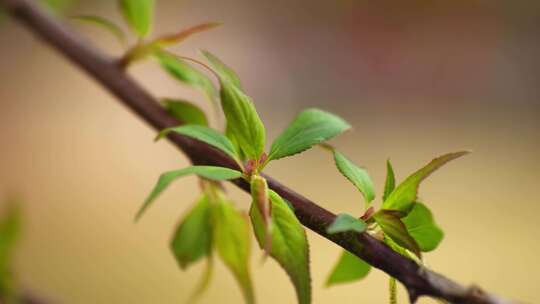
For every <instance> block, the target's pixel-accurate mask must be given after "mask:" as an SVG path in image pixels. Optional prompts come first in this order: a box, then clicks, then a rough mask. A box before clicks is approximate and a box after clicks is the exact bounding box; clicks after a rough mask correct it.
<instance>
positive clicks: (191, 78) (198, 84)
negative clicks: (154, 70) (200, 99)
mask: <svg viewBox="0 0 540 304" xmlns="http://www.w3.org/2000/svg"><path fill="white" fill-rule="evenodd" d="M152 55H153V56H154V57H155V58H156V59H157V60H158V61H159V63H160V64H161V66H162V67H163V69H164V70H165V71H167V72H168V73H169V74H170V75H171V76H172V77H174V78H176V79H177V80H179V81H180V82H182V83H185V84H187V85H189V86H192V87H194V88H197V89H199V90H201V91H202V92H204V93H205V94H206V96H207V98H208V100H210V101H211V102H212V103H214V102H215V100H216V89H215V88H214V85H213V84H212V81H211V80H210V79H209V78H208V77H207V76H206V75H205V74H204V73H202V72H200V71H199V70H197V69H195V68H194V67H192V66H191V65H189V64H187V63H186V62H185V61H184V60H182V59H180V58H178V57H176V56H174V55H172V54H170V53H167V52H165V51H163V50H161V49H159V48H157V49H153V50H152Z"/></svg>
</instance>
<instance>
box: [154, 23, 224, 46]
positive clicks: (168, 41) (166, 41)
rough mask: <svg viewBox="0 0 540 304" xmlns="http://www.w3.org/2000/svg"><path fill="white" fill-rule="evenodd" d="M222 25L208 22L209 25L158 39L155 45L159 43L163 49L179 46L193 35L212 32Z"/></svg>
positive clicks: (205, 24)
mask: <svg viewBox="0 0 540 304" xmlns="http://www.w3.org/2000/svg"><path fill="white" fill-rule="evenodd" d="M219 25H221V23H217V22H207V23H201V24H198V25H195V26H192V27H190V28H187V29H185V30H182V31H180V32H178V33H174V34H171V35H165V36H161V37H159V38H157V39H156V40H155V41H154V43H157V44H158V45H159V46H161V47H167V46H171V45H175V44H178V43H180V42H182V41H183V40H185V39H186V38H188V37H189V36H191V35H194V34H197V33H200V32H204V31H208V30H211V29H213V28H215V27H217V26H219Z"/></svg>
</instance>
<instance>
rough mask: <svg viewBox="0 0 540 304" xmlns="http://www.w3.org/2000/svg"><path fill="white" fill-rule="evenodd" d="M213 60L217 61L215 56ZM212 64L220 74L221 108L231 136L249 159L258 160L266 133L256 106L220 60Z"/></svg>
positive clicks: (211, 61) (213, 61) (212, 61)
mask: <svg viewBox="0 0 540 304" xmlns="http://www.w3.org/2000/svg"><path fill="white" fill-rule="evenodd" d="M207 54H209V53H205V55H207ZM207 56H208V55H207ZM211 58H214V59H215V57H214V56H213V57H211ZM216 60H217V59H216ZM210 63H211V64H212V65H213V67H214V69H215V70H216V72H217V73H218V74H219V80H220V85H221V90H220V96H221V107H222V108H223V112H224V114H225V118H226V119H227V129H228V131H229V134H232V136H234V138H235V139H236V141H237V142H238V144H239V146H240V148H241V150H242V152H243V153H244V154H245V155H246V156H247V157H248V158H249V159H251V160H258V159H259V158H260V156H261V155H262V153H263V150H264V144H265V140H266V131H265V129H264V125H263V123H262V121H261V119H260V118H259V114H257V110H256V109H255V105H254V104H253V102H252V101H251V98H249V96H247V95H246V94H244V92H242V91H241V89H240V88H239V86H237V83H238V78H237V77H233V76H232V75H234V73H232V72H230V70H229V69H228V68H227V69H226V68H224V65H222V64H221V61H219V60H217V61H215V60H210Z"/></svg>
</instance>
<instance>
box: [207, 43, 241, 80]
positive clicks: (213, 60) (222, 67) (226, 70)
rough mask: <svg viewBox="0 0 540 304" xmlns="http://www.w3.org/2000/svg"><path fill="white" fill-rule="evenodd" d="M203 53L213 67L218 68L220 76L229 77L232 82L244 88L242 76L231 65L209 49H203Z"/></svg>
mask: <svg viewBox="0 0 540 304" xmlns="http://www.w3.org/2000/svg"><path fill="white" fill-rule="evenodd" d="M202 53H203V55H204V56H205V57H206V59H208V61H209V62H210V64H211V65H212V67H213V68H214V69H215V70H216V72H217V73H218V75H219V76H220V77H223V78H225V79H227V80H228V81H229V82H230V83H232V84H233V85H234V86H236V87H237V88H239V89H242V84H241V83H240V78H239V77H238V75H237V74H236V72H234V71H233V70H232V69H231V68H230V67H229V66H227V65H226V64H225V63H223V61H221V60H220V59H219V58H217V57H216V56H215V55H213V54H212V53H210V52H208V51H202Z"/></svg>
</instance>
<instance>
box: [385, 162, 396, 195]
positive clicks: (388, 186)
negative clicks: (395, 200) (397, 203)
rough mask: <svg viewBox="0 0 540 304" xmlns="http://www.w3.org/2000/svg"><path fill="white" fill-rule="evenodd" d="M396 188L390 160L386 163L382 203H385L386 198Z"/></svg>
mask: <svg viewBox="0 0 540 304" xmlns="http://www.w3.org/2000/svg"><path fill="white" fill-rule="evenodd" d="M395 188H396V177H395V175H394V168H392V164H391V163H390V160H387V161H386V182H385V183H384V194H383V202H384V201H386V198H387V197H388V196H389V195H390V193H392V191H394V189H395Z"/></svg>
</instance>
